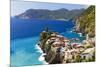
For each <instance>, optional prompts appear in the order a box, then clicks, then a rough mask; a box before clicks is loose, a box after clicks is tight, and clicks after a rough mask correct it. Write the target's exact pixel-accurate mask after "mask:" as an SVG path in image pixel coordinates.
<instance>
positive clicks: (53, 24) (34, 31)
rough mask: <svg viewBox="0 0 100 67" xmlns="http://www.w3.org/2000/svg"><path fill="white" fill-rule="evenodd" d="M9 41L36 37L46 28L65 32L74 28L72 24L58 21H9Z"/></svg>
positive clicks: (13, 19)
mask: <svg viewBox="0 0 100 67" xmlns="http://www.w3.org/2000/svg"><path fill="white" fill-rule="evenodd" d="M10 25H11V39H17V38H25V37H31V36H38V35H39V34H40V33H41V32H42V31H43V30H44V29H45V28H46V27H48V28H49V29H50V30H52V31H56V32H59V33H61V32H65V31H66V30H70V29H71V28H72V27H73V26H74V22H72V21H71V20H69V21H60V20H39V19H38V20H37V19H30V20H27V19H26V20H25V19H16V18H12V19H11V24H10Z"/></svg>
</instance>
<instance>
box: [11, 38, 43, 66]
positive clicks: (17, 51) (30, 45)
mask: <svg viewBox="0 0 100 67" xmlns="http://www.w3.org/2000/svg"><path fill="white" fill-rule="evenodd" d="M37 42H38V37H32V38H25V39H16V40H12V41H11V48H12V49H11V66H26V65H34V64H43V61H39V57H40V56H41V54H42V53H41V52H40V51H39V49H38V48H37V46H36V44H37Z"/></svg>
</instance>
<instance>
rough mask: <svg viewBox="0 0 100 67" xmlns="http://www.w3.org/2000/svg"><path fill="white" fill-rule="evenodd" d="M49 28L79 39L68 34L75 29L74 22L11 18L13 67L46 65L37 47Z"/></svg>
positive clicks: (74, 35) (76, 35)
mask: <svg viewBox="0 0 100 67" xmlns="http://www.w3.org/2000/svg"><path fill="white" fill-rule="evenodd" d="M46 27H48V28H49V29H50V30H52V31H56V32H59V33H61V34H62V35H64V36H65V37H68V38H76V37H79V35H78V34H76V33H72V32H68V31H71V30H72V28H73V27H74V22H72V21H71V20H70V21H60V20H39V19H38V20H37V19H30V20H27V19H26V20H25V19H16V18H11V47H10V48H11V66H25V65H35V64H45V63H44V61H43V60H41V58H40V56H41V54H42V53H41V51H40V50H39V49H38V47H37V46H36V44H37V42H38V40H39V34H40V33H41V32H42V31H43V30H44V29H45V28H46Z"/></svg>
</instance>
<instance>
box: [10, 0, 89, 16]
mask: <svg viewBox="0 0 100 67" xmlns="http://www.w3.org/2000/svg"><path fill="white" fill-rule="evenodd" d="M87 7H88V5H79V4H58V3H45V2H32V1H11V16H15V15H18V14H21V13H23V12H25V11H26V10H28V9H49V10H56V9H60V8H66V9H69V10H72V9H81V8H87Z"/></svg>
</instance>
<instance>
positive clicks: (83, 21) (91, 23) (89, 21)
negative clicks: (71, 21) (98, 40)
mask: <svg viewBox="0 0 100 67" xmlns="http://www.w3.org/2000/svg"><path fill="white" fill-rule="evenodd" d="M76 31H77V32H81V33H83V34H84V35H85V34H88V35H89V36H90V37H94V36H95V6H90V7H88V8H87V9H86V10H85V11H84V12H83V13H82V14H81V15H80V16H79V17H78V18H77V20H76Z"/></svg>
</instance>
